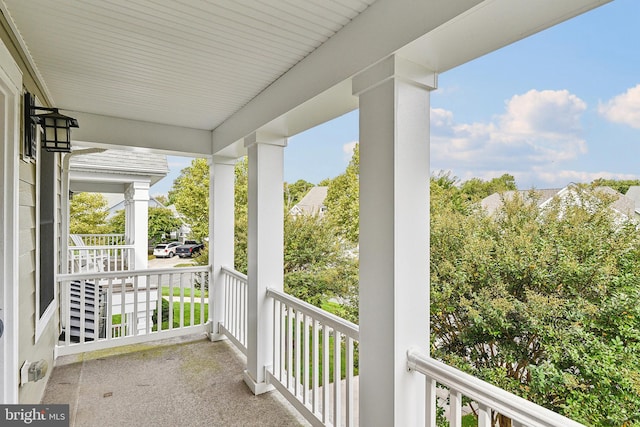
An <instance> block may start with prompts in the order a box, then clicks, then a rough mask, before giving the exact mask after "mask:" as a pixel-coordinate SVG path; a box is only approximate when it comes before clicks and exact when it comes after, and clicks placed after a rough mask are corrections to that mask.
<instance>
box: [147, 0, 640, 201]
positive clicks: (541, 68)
mask: <svg viewBox="0 0 640 427" xmlns="http://www.w3.org/2000/svg"><path fill="white" fill-rule="evenodd" d="M639 23H640V1H638V0H615V1H613V2H612V3H609V4H606V5H604V6H602V7H599V8H597V9H595V10H592V11H590V12H587V13H586V14H583V15H581V16H578V17H576V18H574V19H572V20H569V21H567V22H564V23H562V24H559V25H556V26H555V27H552V28H550V29H547V30H545V31H543V32H541V33H538V34H535V35H533V36H531V37H529V38H526V39H524V40H521V41H519V42H517V43H514V44H512V45H510V46H507V47H505V48H503V49H500V50H498V51H496V52H493V53H491V54H488V55H486V56H484V57H482V58H478V59H476V60H474V61H471V62H469V63H467V64H463V65H461V66H459V67H457V68H455V69H453V70H450V71H448V72H446V73H442V74H440V75H439V77H438V89H437V90H435V91H433V92H432V93H431V150H430V153H431V154H430V168H431V172H432V173H439V172H441V171H442V172H449V173H450V174H451V175H453V176H455V177H457V178H458V179H459V180H460V181H466V180H468V179H470V178H481V179H484V180H488V179H491V178H494V177H498V176H500V175H502V174H504V173H509V174H512V175H513V176H514V177H515V179H516V183H517V185H518V187H519V188H521V189H529V188H559V187H563V186H565V185H567V184H569V183H571V182H591V181H592V180H594V179H596V178H601V177H602V178H613V179H640V25H639ZM357 141H358V111H357V110H356V111H353V112H350V113H348V114H346V115H344V116H342V117H339V118H337V119H335V120H332V121H331V122H328V123H325V124H323V125H320V126H317V127H315V128H313V129H310V130H308V131H306V132H303V133H301V134H298V135H295V136H293V137H291V138H289V142H288V146H287V147H286V148H285V170H284V178H285V181H287V182H295V181H297V180H299V179H304V180H307V181H309V182H312V183H314V184H317V183H319V182H320V181H321V180H323V179H324V178H333V177H335V176H337V175H339V174H340V173H342V172H343V171H344V169H345V167H346V166H347V164H348V162H349V159H350V158H351V153H352V150H353V147H354V145H355V143H356V142H357ZM168 161H169V167H170V169H171V173H170V174H169V176H168V177H167V178H165V179H163V180H162V181H161V182H160V183H158V184H156V185H155V186H154V187H152V189H151V194H152V195H155V194H161V193H166V192H167V191H168V189H169V188H170V187H171V183H172V182H173V179H175V177H177V176H178V174H179V173H180V170H181V169H182V168H184V167H186V166H188V165H189V163H190V159H184V158H179V157H169V158H168Z"/></svg>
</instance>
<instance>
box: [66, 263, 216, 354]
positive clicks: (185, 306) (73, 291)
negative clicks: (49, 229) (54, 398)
mask: <svg viewBox="0 0 640 427" xmlns="http://www.w3.org/2000/svg"><path fill="white" fill-rule="evenodd" d="M209 271H210V270H209V267H191V268H170V269H153V270H151V269H149V270H136V271H128V272H106V273H104V272H103V273H95V272H94V273H85V274H65V275H59V276H58V278H57V280H58V282H59V284H60V289H61V295H62V299H63V300H62V304H61V307H62V314H61V323H62V328H63V336H62V337H61V340H60V341H59V343H58V346H57V347H56V351H57V353H58V354H59V355H62V354H72V353H78V352H84V351H91V350H97V349H103V348H109V347H115V346H119V345H126V344H133V343H140V342H144V341H151V340H156V339H161V338H168V337H172V336H179V335H186V334H192V333H196V332H200V331H202V332H205V331H206V324H207V321H208V309H209V275H210V274H209ZM163 300H164V301H165V302H164V307H163Z"/></svg>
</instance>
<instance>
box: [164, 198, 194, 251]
mask: <svg viewBox="0 0 640 427" xmlns="http://www.w3.org/2000/svg"><path fill="white" fill-rule="evenodd" d="M167 209H170V210H171V212H173V216H175V217H176V218H178V219H179V220H180V222H182V225H181V226H180V228H178V229H177V230H175V231H172V232H171V236H169V237H170V239H171V240H179V241H180V242H182V243H184V241H185V240H186V239H187V238H188V237H189V233H191V226H190V225H189V224H187V222H186V221H185V220H184V215H182V214H181V213H180V212H178V209H176V205H169V206H167Z"/></svg>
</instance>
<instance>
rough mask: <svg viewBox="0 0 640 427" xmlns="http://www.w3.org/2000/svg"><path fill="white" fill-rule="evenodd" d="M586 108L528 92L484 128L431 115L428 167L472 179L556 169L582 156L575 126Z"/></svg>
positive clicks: (437, 112)
mask: <svg viewBox="0 0 640 427" xmlns="http://www.w3.org/2000/svg"><path fill="white" fill-rule="evenodd" d="M586 108H587V105H586V103H585V102H584V101H583V100H581V99H580V98H578V97H577V96H575V95H573V94H571V93H569V92H568V91H566V90H559V91H552V90H545V91H537V90H531V91H529V92H527V93H525V94H522V95H515V96H513V97H512V98H511V99H509V100H508V101H507V102H506V104H505V111H504V113H503V114H501V115H499V116H496V117H494V118H493V119H492V120H491V121H489V122H487V123H462V124H456V123H455V121H454V118H453V113H452V112H450V111H446V110H442V109H433V110H432V112H431V124H432V133H431V135H432V136H431V164H432V167H433V169H434V170H438V169H445V170H447V169H451V170H454V171H456V172H457V173H461V174H462V175H463V176H464V175H468V174H469V175H471V176H476V177H482V176H485V175H486V174H488V173H489V172H495V171H503V170H506V171H509V173H512V174H514V175H516V172H521V173H523V174H525V173H526V172H527V171H530V170H531V169H532V168H534V167H541V166H545V165H550V164H555V166H556V167H557V166H558V165H557V163H559V162H563V161H567V160H571V159H575V158H577V157H578V156H579V155H581V154H584V153H586V152H587V146H586V142H585V141H584V139H583V138H582V135H581V131H582V126H581V123H580V119H581V117H582V114H583V113H584V111H585V110H586ZM463 176H461V178H463ZM492 176H496V175H492Z"/></svg>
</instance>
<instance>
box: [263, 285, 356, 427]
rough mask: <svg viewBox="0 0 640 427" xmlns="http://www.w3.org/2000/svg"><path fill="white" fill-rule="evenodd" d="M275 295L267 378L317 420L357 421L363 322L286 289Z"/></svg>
mask: <svg viewBox="0 0 640 427" xmlns="http://www.w3.org/2000/svg"><path fill="white" fill-rule="evenodd" d="M267 295H268V296H269V297H271V298H273V366H272V367H271V369H269V370H268V371H267V377H268V381H269V382H270V383H271V384H273V385H274V386H275V387H276V388H277V389H278V390H279V391H280V392H281V393H282V394H283V395H284V396H285V398H287V400H289V401H290V402H291V403H292V404H293V405H294V406H295V407H296V408H297V409H298V411H300V413H301V414H302V415H304V416H305V418H307V420H308V421H309V422H311V423H312V424H314V425H345V426H354V425H358V420H357V413H358V411H357V407H356V406H357V404H356V402H357V399H356V398H355V396H356V387H357V385H358V381H357V377H356V376H355V370H356V369H357V365H358V362H357V341H358V339H359V330H358V326H357V325H355V324H353V323H351V322H348V321H346V320H344V319H342V318H340V317H338V316H335V315H333V314H331V313H328V312H326V311H324V310H321V309H319V308H317V307H314V306H313V305H311V304H308V303H306V302H304V301H301V300H299V299H297V298H294V297H292V296H290V295H287V294H285V293H282V292H279V291H276V290H273V289H269V290H268V291H267Z"/></svg>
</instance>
